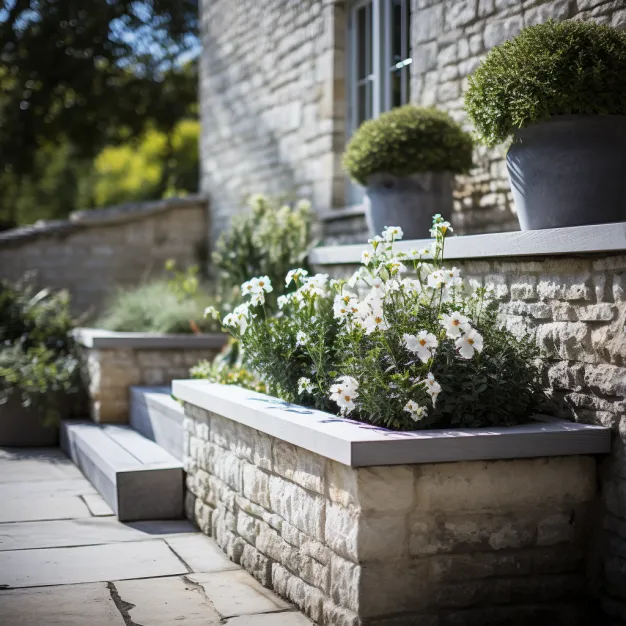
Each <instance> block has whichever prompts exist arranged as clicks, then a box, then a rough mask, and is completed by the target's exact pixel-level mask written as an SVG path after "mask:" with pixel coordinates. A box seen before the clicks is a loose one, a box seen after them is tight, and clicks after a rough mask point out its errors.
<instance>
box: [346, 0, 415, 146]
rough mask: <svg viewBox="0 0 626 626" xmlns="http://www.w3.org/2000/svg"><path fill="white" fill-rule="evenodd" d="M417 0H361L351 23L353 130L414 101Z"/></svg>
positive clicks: (350, 109)
mask: <svg viewBox="0 0 626 626" xmlns="http://www.w3.org/2000/svg"><path fill="white" fill-rule="evenodd" d="M410 1H411V0H365V1H360V2H355V3H354V4H353V5H352V7H351V11H350V18H349V22H348V27H349V48H350V54H349V59H350V68H349V77H350V85H349V93H350V98H349V111H348V119H349V124H348V129H349V132H350V134H352V132H354V130H356V129H357V128H358V127H359V125H360V124H361V123H362V122H364V121H365V120H367V119H370V118H372V117H377V116H378V115H379V114H380V113H381V112H382V111H388V110H389V109H391V108H393V107H395V106H400V105H402V104H406V103H407V102H409V100H410V96H411V94H410V68H409V65H410V64H411V60H412V59H411V32H410V21H411V20H410V11H411V9H410Z"/></svg>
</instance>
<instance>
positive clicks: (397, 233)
mask: <svg viewBox="0 0 626 626" xmlns="http://www.w3.org/2000/svg"><path fill="white" fill-rule="evenodd" d="M403 236H404V233H403V232H402V229H401V228H400V227H399V226H385V230H383V239H384V240H385V241H394V240H397V239H402V237H403Z"/></svg>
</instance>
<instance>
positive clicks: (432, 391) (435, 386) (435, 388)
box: [422, 372, 441, 406]
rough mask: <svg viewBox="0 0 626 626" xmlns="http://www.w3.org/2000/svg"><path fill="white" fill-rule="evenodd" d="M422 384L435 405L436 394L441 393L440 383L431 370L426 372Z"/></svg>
mask: <svg viewBox="0 0 626 626" xmlns="http://www.w3.org/2000/svg"><path fill="white" fill-rule="evenodd" d="M422 384H423V385H424V386H425V388H426V393H427V394H428V395H429V396H430V398H431V400H432V401H433V406H435V404H436V402H437V396H438V395H439V394H440V393H441V385H440V384H439V383H438V382H437V380H436V379H435V377H434V376H433V374H432V373H431V372H428V375H427V376H426V378H425V379H424V380H423V381H422Z"/></svg>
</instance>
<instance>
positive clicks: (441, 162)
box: [343, 104, 472, 185]
mask: <svg viewBox="0 0 626 626" xmlns="http://www.w3.org/2000/svg"><path fill="white" fill-rule="evenodd" d="M343 166H344V168H345V170H346V171H347V172H348V174H349V175H350V177H351V178H352V179H353V180H355V181H356V182H357V183H359V184H361V185H367V179H368V177H369V176H371V175H372V174H377V173H382V172H385V173H388V174H395V175H396V176H410V175H411V174H417V173H419V172H454V173H463V172H467V171H468V170H469V168H470V167H471V166H472V139H471V137H470V135H469V134H468V133H466V132H464V131H463V130H462V129H461V127H460V126H459V125H458V124H457V123H456V122H455V121H454V120H453V119H452V118H451V117H450V116H449V115H448V114H447V113H445V112H443V111H438V110H437V109H433V108H423V107H417V106H414V105H412V104H407V105H405V106H402V107H398V108H397V109H392V110H391V111H388V112H387V113H383V114H382V115H381V116H380V117H378V118H377V119H375V120H369V121H367V122H364V123H363V124H361V126H360V127H359V128H358V130H357V131H356V132H355V133H354V135H353V137H352V139H351V140H350V142H349V143H348V147H347V148H346V152H345V154H344V156H343Z"/></svg>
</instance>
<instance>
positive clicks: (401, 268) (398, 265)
mask: <svg viewBox="0 0 626 626" xmlns="http://www.w3.org/2000/svg"><path fill="white" fill-rule="evenodd" d="M387 269H388V270H389V274H391V276H395V275H396V274H401V273H402V272H406V265H404V263H402V262H400V261H398V259H397V258H396V259H392V260H391V261H390V262H389V263H388V264H387Z"/></svg>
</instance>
